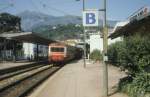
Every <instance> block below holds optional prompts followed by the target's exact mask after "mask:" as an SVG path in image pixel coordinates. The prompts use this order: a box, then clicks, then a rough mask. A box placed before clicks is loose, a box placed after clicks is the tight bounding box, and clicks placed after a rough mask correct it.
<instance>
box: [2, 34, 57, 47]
mask: <svg viewBox="0 0 150 97" xmlns="http://www.w3.org/2000/svg"><path fill="white" fill-rule="evenodd" d="M0 37H1V38H6V39H12V40H17V41H20V42H28V43H36V44H42V45H49V44H50V43H53V42H56V41H54V40H51V39H47V38H44V37H42V36H40V35H39V34H37V33H33V32H21V33H9V34H8V33H3V34H0Z"/></svg>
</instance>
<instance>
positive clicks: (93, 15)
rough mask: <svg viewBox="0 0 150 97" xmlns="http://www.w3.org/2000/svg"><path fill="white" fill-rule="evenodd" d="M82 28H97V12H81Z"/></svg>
mask: <svg viewBox="0 0 150 97" xmlns="http://www.w3.org/2000/svg"><path fill="white" fill-rule="evenodd" d="M83 26H88V27H89V26H98V11H96V10H88V11H83Z"/></svg>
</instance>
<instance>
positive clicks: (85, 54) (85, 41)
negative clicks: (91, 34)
mask: <svg viewBox="0 0 150 97" xmlns="http://www.w3.org/2000/svg"><path fill="white" fill-rule="evenodd" d="M82 7H83V9H82V10H83V12H84V11H85V0H83V5H82ZM83 31H84V68H86V31H85V27H83Z"/></svg>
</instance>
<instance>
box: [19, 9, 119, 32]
mask: <svg viewBox="0 0 150 97" xmlns="http://www.w3.org/2000/svg"><path fill="white" fill-rule="evenodd" d="M17 16H19V17H20V18H21V28H22V30H24V31H32V29H33V28H36V27H39V26H44V25H58V24H69V23H72V24H81V23H82V18H81V17H80V16H71V15H68V16H52V15H47V14H44V13H40V12H35V11H24V12H21V13H18V14H17ZM116 22H117V21H111V20H110V21H108V25H109V26H110V27H113V26H114V25H115V24H116ZM100 25H102V24H100Z"/></svg>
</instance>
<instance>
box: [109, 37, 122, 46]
mask: <svg viewBox="0 0 150 97" xmlns="http://www.w3.org/2000/svg"><path fill="white" fill-rule="evenodd" d="M122 39H123V38H122V37H118V38H115V39H110V38H109V39H108V45H110V44H112V43H115V42H117V41H122Z"/></svg>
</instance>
